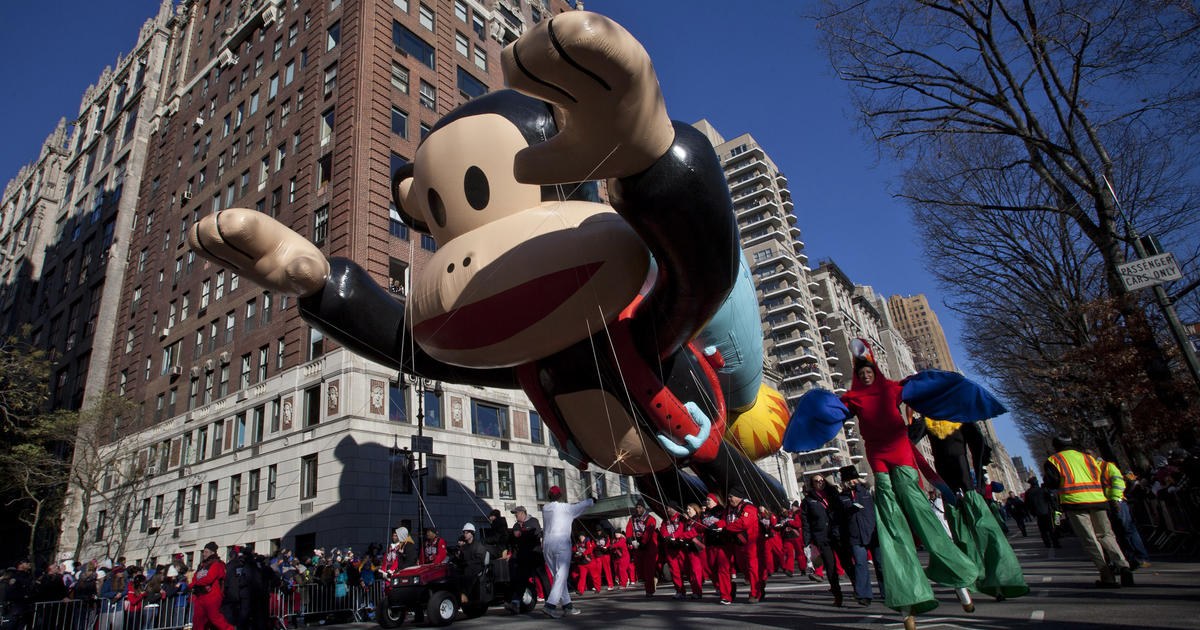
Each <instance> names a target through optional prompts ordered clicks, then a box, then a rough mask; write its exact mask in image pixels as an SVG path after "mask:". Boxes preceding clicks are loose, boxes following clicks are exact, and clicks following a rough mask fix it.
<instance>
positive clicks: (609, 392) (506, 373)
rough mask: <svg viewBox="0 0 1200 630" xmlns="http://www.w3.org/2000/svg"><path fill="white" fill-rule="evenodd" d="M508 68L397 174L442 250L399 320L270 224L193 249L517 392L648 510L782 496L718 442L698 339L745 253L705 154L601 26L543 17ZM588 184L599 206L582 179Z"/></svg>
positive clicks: (380, 343) (625, 44) (310, 312)
mask: <svg viewBox="0 0 1200 630" xmlns="http://www.w3.org/2000/svg"><path fill="white" fill-rule="evenodd" d="M502 66H503V70H504V76H505V79H506V81H507V83H508V85H509V86H510V87H511V88H512V89H511V90H504V91H499V92H493V93H491V94H487V95H484V96H482V97H479V98H477V99H475V100H472V101H469V102H467V103H465V104H463V105H461V106H460V107H458V108H457V109H455V110H454V111H452V112H450V113H449V114H447V115H446V116H445V117H444V118H442V119H441V120H440V121H439V122H438V123H437V124H436V125H435V126H434V127H433V129H432V130H431V132H430V133H429V135H428V136H426V138H425V139H424V140H423V141H422V143H421V145H420V147H419V148H418V150H417V153H416V156H415V157H414V159H413V161H412V163H411V164H409V165H406V166H405V167H403V168H401V169H399V170H397V171H396V173H395V175H394V176H393V180H392V195H393V199H394V202H395V205H396V208H397V210H398V211H399V212H400V214H401V215H402V217H403V218H404V219H405V221H406V222H407V223H408V224H409V225H410V226H412V227H413V228H414V229H417V230H421V231H424V232H427V233H429V234H431V235H432V236H433V237H434V239H436V241H437V243H438V245H439V247H438V250H437V252H436V253H435V254H434V255H433V257H432V259H431V260H430V261H429V262H428V263H427V264H426V265H425V266H424V268H423V269H421V270H420V272H419V274H418V276H417V277H416V278H415V282H414V283H413V290H412V291H411V293H410V297H409V299H408V303H407V307H406V305H405V304H402V303H400V302H398V301H396V300H395V299H393V298H392V297H391V296H390V295H389V294H388V293H387V292H386V291H385V290H383V289H382V288H381V287H379V286H378V285H377V284H376V283H375V282H374V281H373V280H371V278H370V277H369V276H368V275H367V273H366V272H365V271H364V270H363V269H362V268H361V267H359V266H358V265H356V264H355V263H354V262H352V261H349V260H346V259H340V258H334V259H329V260H327V259H326V258H325V257H324V255H322V253H321V252H320V251H319V250H318V249H317V248H316V247H314V246H313V244H312V243H311V242H309V241H308V239H306V238H304V237H303V236H301V235H299V234H296V233H294V232H292V231H290V230H288V229H287V228H285V227H284V226H283V225H282V224H280V223H278V222H276V221H274V220H273V219H271V218H270V217H268V216H266V215H264V214H262V213H257V212H254V211H250V210H242V209H230V210H225V211H223V212H220V213H217V214H215V215H212V216H209V217H207V218H205V219H204V220H203V221H201V222H199V223H198V224H197V225H196V226H195V227H194V228H193V230H192V231H191V232H190V234H189V242H190V244H191V246H192V247H193V249H195V250H196V251H197V252H198V253H199V254H200V255H202V256H204V257H206V258H208V259H210V260H212V261H214V262H216V263H218V264H221V265H224V266H226V267H228V268H231V269H235V270H237V271H238V272H239V273H241V274H242V275H243V276H244V277H246V278H249V279H251V280H253V281H255V282H257V283H259V284H261V285H262V286H264V287H267V288H269V289H272V290H275V291H283V292H286V293H290V294H293V295H298V296H300V298H301V299H300V311H301V314H302V315H303V317H304V319H305V320H306V321H308V322H309V323H310V324H311V325H313V326H314V327H316V328H318V329H319V330H321V331H322V332H323V333H324V334H326V335H328V336H329V337H330V338H332V339H334V340H335V341H337V342H338V343H340V344H342V345H344V346H345V347H347V348H348V349H350V350H352V351H354V352H356V353H358V354H360V355H363V356H365V357H368V358H370V359H372V360H375V361H378V362H380V363H384V364H386V365H389V366H392V367H395V368H397V369H400V370H403V371H406V372H411V373H415V374H420V375H422V376H425V377H428V378H437V379H442V380H446V381H451V382H457V383H466V384H476V385H488V386H497V387H508V388H516V387H519V388H521V389H523V390H524V391H525V393H526V394H527V395H528V396H529V398H530V400H531V401H532V402H533V404H534V406H535V407H536V408H537V410H538V412H539V413H540V414H541V416H542V419H543V420H544V421H545V422H546V424H547V426H549V428H550V430H551V431H553V433H554V435H555V436H556V437H557V439H558V442H559V444H560V445H561V446H562V448H563V449H564V450H565V451H567V452H568V453H571V454H572V455H573V456H574V458H577V459H575V461H578V462H581V463H580V464H579V465H580V466H583V465H585V464H586V462H588V461H591V462H595V463H596V464H598V465H599V466H601V467H603V468H606V469H610V470H613V471H615V472H618V473H621V474H631V475H638V476H639V485H641V486H642V489H643V492H644V493H646V494H647V495H648V496H649V497H650V498H651V499H652V500H659V501H669V502H673V503H674V502H679V501H692V500H699V499H701V498H702V497H703V496H704V494H705V492H713V491H715V492H718V493H723V492H724V491H725V490H727V489H728V488H729V487H730V486H732V485H741V486H744V487H745V488H747V490H748V491H749V493H750V494H751V498H753V499H755V500H757V501H758V502H760V503H761V504H766V505H769V506H772V507H775V506H778V505H781V504H782V502H783V501H784V497H783V493H782V490H781V489H780V488H779V486H778V484H777V483H776V482H774V481H773V480H772V479H770V478H769V477H768V476H767V475H766V474H765V473H763V472H762V471H760V470H759V469H758V468H757V467H755V466H754V465H753V464H752V463H751V462H750V461H749V460H747V459H746V457H744V456H743V455H741V454H740V453H738V452H737V449H733V448H730V447H729V446H727V445H726V444H725V443H724V442H723V440H722V436H723V435H724V434H725V422H726V404H725V396H724V393H723V391H722V388H721V386H720V380H719V379H718V375H717V371H718V370H719V369H721V367H722V366H723V359H722V356H721V352H720V350H718V349H717V346H716V345H715V344H714V345H710V346H698V345H696V344H693V343H692V341H691V340H692V339H693V338H694V337H696V335H697V334H698V333H699V332H700V331H701V330H702V329H703V328H704V327H705V325H706V324H707V323H708V322H709V321H710V320H711V319H712V318H713V317H714V315H716V314H717V312H718V310H719V309H720V308H721V307H722V304H723V303H725V301H726V298H727V297H728V296H729V295H730V292H731V291H732V290H733V288H734V286H735V283H736V282H737V280H738V273H739V259H740V256H741V252H740V249H739V247H738V232H737V224H736V221H735V218H734V214H733V210H732V207H731V204H730V199H729V192H728V189H727V187H726V183H725V179H724V175H723V173H722V170H721V165H720V162H719V160H718V158H717V156H716V154H715V153H714V152H713V149H712V147H711V145H710V144H709V142H708V141H707V139H706V138H705V137H704V136H703V135H702V134H701V133H700V132H698V131H696V130H695V129H693V128H692V127H690V126H688V125H685V124H682V123H678V122H672V121H671V120H670V119H669V118H668V117H667V114H666V106H665V104H664V103H663V98H662V94H661V92H660V89H659V85H658V79H657V77H656V76H655V74H654V69H653V66H652V65H651V63H650V59H649V57H648V56H647V54H646V51H645V50H644V49H643V48H642V46H641V45H640V44H639V43H638V42H637V40H635V39H634V38H633V36H631V35H630V34H629V33H628V32H626V31H625V30H624V29H623V28H621V27H620V26H619V25H617V24H616V23H614V22H612V21H611V20H608V19H607V18H604V17H602V16H599V15H596V14H594V13H588V12H585V11H575V12H567V13H563V14H560V15H556V16H554V17H553V18H552V19H550V20H546V21H544V22H542V23H540V24H538V25H537V26H535V27H534V28H532V29H530V30H529V31H528V32H527V33H525V34H524V35H523V36H522V37H521V38H520V39H518V40H517V41H516V42H514V43H513V44H512V45H510V46H508V47H507V48H505V50H504V53H503V57H502ZM597 179H606V180H607V182H608V190H609V196H610V198H611V202H612V205H611V206H609V205H605V204H601V203H598V202H597V201H596V196H595V194H594V184H580V182H588V181H590V180H597ZM414 340H415V344H414V343H413V342H414ZM759 343H760V344H761V339H759ZM739 387H740V388H742V389H746V388H747V387H750V388H751V389H749V391H750V392H754V391H755V389H756V388H757V382H753V383H750V382H748V381H746V380H745V379H742V381H741V382H740V384H739ZM683 468H690V470H691V473H684V472H681V471H682V469H683Z"/></svg>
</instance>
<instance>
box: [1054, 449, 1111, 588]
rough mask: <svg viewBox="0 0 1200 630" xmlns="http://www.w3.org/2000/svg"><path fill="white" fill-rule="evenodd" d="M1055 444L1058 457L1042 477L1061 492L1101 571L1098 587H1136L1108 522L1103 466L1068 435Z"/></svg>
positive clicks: (1061, 499)
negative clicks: (1113, 567) (1113, 566)
mask: <svg viewBox="0 0 1200 630" xmlns="http://www.w3.org/2000/svg"><path fill="white" fill-rule="evenodd" d="M1052 445H1053V447H1054V454H1053V455H1051V456H1050V457H1049V458H1048V459H1047V460H1046V464H1045V466H1044V467H1043V475H1042V476H1043V477H1044V478H1045V480H1046V487H1047V488H1049V489H1054V490H1057V491H1058V501H1059V503H1060V504H1061V505H1062V508H1063V513H1064V514H1066V516H1067V520H1068V521H1069V522H1070V523H1071V529H1072V530H1073V531H1074V532H1075V536H1077V537H1078V538H1079V541H1080V542H1081V543H1083V550H1084V551H1085V552H1087V554H1088V556H1089V557H1090V558H1091V559H1092V562H1093V563H1095V565H1096V569H1097V570H1099V571H1100V579H1099V580H1097V581H1096V586H1097V587H1098V588H1119V587H1121V586H1133V572H1132V571H1130V569H1129V563H1128V562H1127V561H1126V560H1125V555H1124V554H1122V553H1121V547H1120V545H1118V544H1117V537H1116V536H1114V535H1113V531H1112V524H1111V523H1110V522H1109V520H1108V499H1107V497H1105V496H1104V486H1103V483H1102V481H1101V469H1100V463H1099V462H1097V461H1096V459H1095V458H1094V457H1092V456H1091V455H1088V454H1087V453H1082V452H1080V451H1078V450H1076V449H1075V446H1074V442H1073V440H1072V439H1071V438H1070V437H1068V436H1062V435H1060V436H1057V437H1055V438H1054V440H1053V442H1052ZM1110 563H1111V564H1113V565H1116V567H1117V570H1118V571H1119V572H1120V574H1121V581H1120V582H1119V583H1118V582H1117V580H1116V578H1115V577H1114V576H1113V569H1112V567H1111V566H1109V564H1110Z"/></svg>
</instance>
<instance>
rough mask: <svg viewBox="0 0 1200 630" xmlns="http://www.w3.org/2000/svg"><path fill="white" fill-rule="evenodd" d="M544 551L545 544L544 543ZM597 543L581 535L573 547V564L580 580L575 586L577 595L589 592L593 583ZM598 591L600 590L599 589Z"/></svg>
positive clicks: (597, 579)
mask: <svg viewBox="0 0 1200 630" xmlns="http://www.w3.org/2000/svg"><path fill="white" fill-rule="evenodd" d="M543 549H544V543H543ZM595 560H596V543H593V542H592V541H591V540H588V537H587V534H582V533H581V534H579V537H578V540H576V541H575V544H574V546H572V547H571V564H572V566H574V567H575V571H576V575H577V577H578V580H577V582H576V584H575V587H576V588H575V594H576V595H580V596H582V595H583V592H584V591H586V590H587V585H588V582H591V581H592V571H593V569H595V568H596V566H597V563H596V561H595ZM596 583H597V584H599V578H598V577H597V578H596ZM596 590H599V587H597V589H596Z"/></svg>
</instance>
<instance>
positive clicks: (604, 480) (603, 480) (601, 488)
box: [595, 472, 608, 499]
mask: <svg viewBox="0 0 1200 630" xmlns="http://www.w3.org/2000/svg"><path fill="white" fill-rule="evenodd" d="M595 481H596V498H597V499H603V498H605V497H607V496H608V475H606V474H604V473H602V472H598V473H596V475H595Z"/></svg>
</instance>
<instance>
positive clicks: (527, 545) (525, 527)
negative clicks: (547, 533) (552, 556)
mask: <svg viewBox="0 0 1200 630" xmlns="http://www.w3.org/2000/svg"><path fill="white" fill-rule="evenodd" d="M518 530H520V532H521V535H520V536H516V533H517V531H518ZM512 533H513V534H514V538H513V546H514V547H516V552H517V555H518V556H534V555H540V553H541V552H540V550H541V546H542V524H541V523H539V522H538V520H537V519H536V518H534V517H532V516H529V517H526V519H525V521H524V522H516V523H513V526H512Z"/></svg>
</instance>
